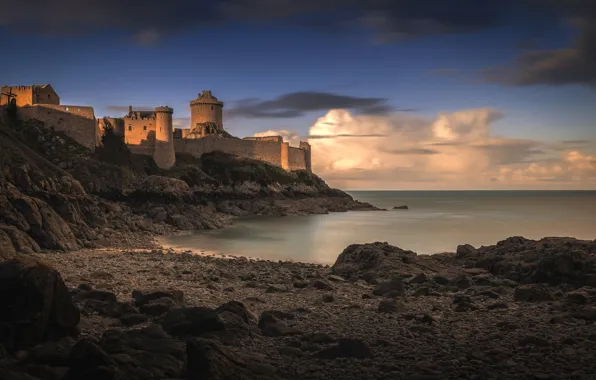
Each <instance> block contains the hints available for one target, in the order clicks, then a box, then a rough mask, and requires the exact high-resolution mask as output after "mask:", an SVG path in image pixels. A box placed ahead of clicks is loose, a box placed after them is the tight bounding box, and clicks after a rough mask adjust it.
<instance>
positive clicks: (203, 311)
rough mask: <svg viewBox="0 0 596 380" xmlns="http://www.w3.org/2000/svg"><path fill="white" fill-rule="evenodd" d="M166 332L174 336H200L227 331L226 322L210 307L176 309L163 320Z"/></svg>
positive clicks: (169, 312)
mask: <svg viewBox="0 0 596 380" xmlns="http://www.w3.org/2000/svg"><path fill="white" fill-rule="evenodd" d="M161 324H162V326H163V328H164V330H165V331H167V332H168V333H169V334H172V335H174V336H185V335H192V336H200V335H202V334H205V333H208V332H211V331H219V330H224V329H225V324H224V321H223V320H222V319H221V318H220V317H219V315H217V314H216V313H215V311H214V310H213V309H211V308H208V307H200V306H197V307H184V308H174V309H171V310H170V311H168V312H167V313H166V314H165V315H164V316H163V317H162V319H161Z"/></svg>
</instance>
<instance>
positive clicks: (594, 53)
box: [482, 0, 596, 87]
mask: <svg viewBox="0 0 596 380" xmlns="http://www.w3.org/2000/svg"><path fill="white" fill-rule="evenodd" d="M530 1H531V0H530ZM531 3H532V4H538V1H537V0H535V1H531ZM543 5H546V6H550V7H551V8H552V9H554V10H556V11H558V12H559V14H560V15H561V18H563V19H565V20H567V22H568V23H570V24H571V25H572V26H574V27H575V29H576V30H577V37H576V38H575V40H574V42H573V44H572V46H570V47H568V48H565V49H553V50H528V51H525V52H523V53H521V54H520V55H518V56H517V57H516V58H515V59H514V61H513V62H511V63H510V64H509V65H506V66H501V67H491V68H488V69H486V70H484V71H483V73H482V77H483V79H484V80H486V81H488V82H493V83H499V84H504V85H509V86H527V85H536V84H547V85H564V84H579V85H586V86H590V87H595V86H596V2H595V1H593V0H545V1H543Z"/></svg>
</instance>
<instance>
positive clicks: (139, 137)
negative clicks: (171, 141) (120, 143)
mask: <svg viewBox="0 0 596 380" xmlns="http://www.w3.org/2000/svg"><path fill="white" fill-rule="evenodd" d="M124 141H125V142H126V143H127V144H131V145H141V144H149V145H153V143H154V141H155V119H154V118H141V119H129V118H124Z"/></svg>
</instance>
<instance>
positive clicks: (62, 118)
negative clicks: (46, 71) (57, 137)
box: [17, 104, 100, 150]
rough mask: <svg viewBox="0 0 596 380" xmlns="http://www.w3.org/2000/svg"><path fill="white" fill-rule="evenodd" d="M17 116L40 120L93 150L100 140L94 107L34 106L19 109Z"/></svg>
mask: <svg viewBox="0 0 596 380" xmlns="http://www.w3.org/2000/svg"><path fill="white" fill-rule="evenodd" d="M17 115H18V117H19V119H21V120H30V119H36V120H39V121H41V122H43V123H44V124H46V125H47V126H51V127H52V128H54V130H56V131H59V132H64V133H65V134H66V135H67V136H69V137H71V138H73V139H75V140H76V141H78V142H79V143H80V144H81V145H83V146H85V147H87V148H89V149H91V150H95V147H96V146H97V142H98V141H99V139H100V135H99V131H98V129H97V122H96V120H95V113H94V111H93V108H92V107H85V106H70V105H68V106H66V105H56V104H34V105H28V106H24V107H19V109H18V112H17Z"/></svg>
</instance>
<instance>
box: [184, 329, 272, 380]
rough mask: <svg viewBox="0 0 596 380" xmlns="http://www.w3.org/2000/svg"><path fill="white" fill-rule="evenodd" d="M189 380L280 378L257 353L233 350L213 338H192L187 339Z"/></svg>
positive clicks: (262, 379)
mask: <svg viewBox="0 0 596 380" xmlns="http://www.w3.org/2000/svg"><path fill="white" fill-rule="evenodd" d="M186 355H187V362H188V370H187V372H188V379H189V380H281V379H282V378H281V377H279V375H278V374H277V371H276V369H275V368H274V367H272V366H271V365H270V364H269V363H266V362H264V361H263V359H261V358H260V357H257V356H255V355H251V354H248V353H244V352H237V351H233V350H232V349H231V348H229V347H226V346H224V345H223V344H221V343H219V342H218V341H216V340H211V339H201V338H198V339H197V338H195V339H191V340H189V341H188V342H187V343H186Z"/></svg>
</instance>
